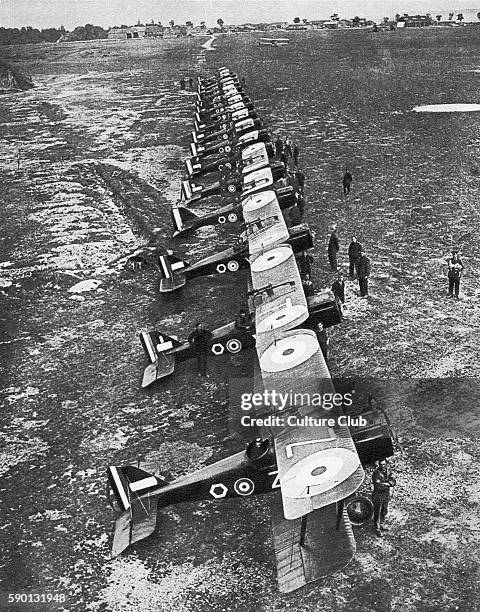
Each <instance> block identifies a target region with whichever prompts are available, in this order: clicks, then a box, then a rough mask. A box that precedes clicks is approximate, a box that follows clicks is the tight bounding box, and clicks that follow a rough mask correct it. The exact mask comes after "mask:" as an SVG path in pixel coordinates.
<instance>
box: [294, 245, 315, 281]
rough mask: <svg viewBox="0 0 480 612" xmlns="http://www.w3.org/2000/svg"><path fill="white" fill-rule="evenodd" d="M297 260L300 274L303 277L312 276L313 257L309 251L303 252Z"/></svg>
mask: <svg viewBox="0 0 480 612" xmlns="http://www.w3.org/2000/svg"><path fill="white" fill-rule="evenodd" d="M296 259H297V264H298V269H299V270H300V274H301V275H302V276H307V274H308V276H310V275H311V274H312V263H313V257H312V256H311V255H310V254H309V253H308V251H302V252H301V253H300V255H298V256H297V258H296Z"/></svg>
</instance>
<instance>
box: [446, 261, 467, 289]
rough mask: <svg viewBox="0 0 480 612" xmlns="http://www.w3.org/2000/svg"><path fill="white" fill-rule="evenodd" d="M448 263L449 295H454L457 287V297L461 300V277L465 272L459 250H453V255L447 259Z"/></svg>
mask: <svg viewBox="0 0 480 612" xmlns="http://www.w3.org/2000/svg"><path fill="white" fill-rule="evenodd" d="M447 265H448V297H453V290H454V289H455V297H456V298H457V300H459V299H460V298H459V295H458V294H459V292H460V278H461V277H462V272H463V267H464V266H463V263H462V260H461V259H460V257H459V255H458V251H452V256H451V257H450V258H449V259H447Z"/></svg>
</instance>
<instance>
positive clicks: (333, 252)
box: [327, 225, 340, 272]
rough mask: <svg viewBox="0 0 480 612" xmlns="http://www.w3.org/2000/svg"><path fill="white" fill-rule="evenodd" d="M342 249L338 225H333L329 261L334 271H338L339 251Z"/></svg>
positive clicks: (328, 252)
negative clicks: (338, 235)
mask: <svg viewBox="0 0 480 612" xmlns="http://www.w3.org/2000/svg"><path fill="white" fill-rule="evenodd" d="M339 250H340V245H339V242H338V237H337V226H336V225H332V227H331V234H330V238H329V239H328V247H327V254H328V261H329V263H330V268H331V269H332V271H333V272H336V271H337V253H338V251H339Z"/></svg>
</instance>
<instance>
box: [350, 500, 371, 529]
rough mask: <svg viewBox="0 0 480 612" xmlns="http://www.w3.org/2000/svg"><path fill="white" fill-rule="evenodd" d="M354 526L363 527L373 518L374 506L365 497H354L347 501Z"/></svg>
mask: <svg viewBox="0 0 480 612" xmlns="http://www.w3.org/2000/svg"><path fill="white" fill-rule="evenodd" d="M345 504H346V507H347V512H348V518H349V519H350V521H351V523H352V525H363V524H364V523H365V522H366V521H368V520H370V519H371V518H372V516H373V504H372V502H371V500H370V499H368V497H365V495H354V496H353V497H349V498H348V499H346V500H345Z"/></svg>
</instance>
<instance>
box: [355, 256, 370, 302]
mask: <svg viewBox="0 0 480 612" xmlns="http://www.w3.org/2000/svg"><path fill="white" fill-rule="evenodd" d="M370 269H371V264H370V260H369V259H368V257H367V256H366V254H365V253H362V254H361V255H360V257H359V259H358V263H357V275H358V286H359V287H360V296H361V297H367V296H368V277H369V276H370Z"/></svg>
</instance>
